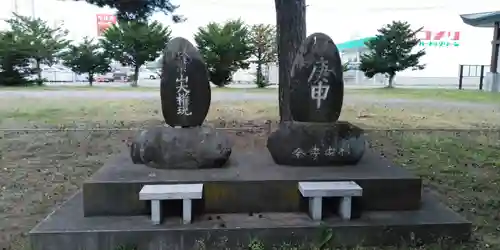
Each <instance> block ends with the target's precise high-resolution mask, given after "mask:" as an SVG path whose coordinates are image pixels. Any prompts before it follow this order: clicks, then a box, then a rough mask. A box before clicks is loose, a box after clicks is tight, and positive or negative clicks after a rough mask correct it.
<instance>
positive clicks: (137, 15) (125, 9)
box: [75, 0, 185, 23]
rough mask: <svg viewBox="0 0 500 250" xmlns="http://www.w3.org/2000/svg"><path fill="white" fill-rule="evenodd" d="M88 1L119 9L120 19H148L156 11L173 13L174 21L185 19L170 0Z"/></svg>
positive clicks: (167, 13) (118, 15)
mask: <svg viewBox="0 0 500 250" xmlns="http://www.w3.org/2000/svg"><path fill="white" fill-rule="evenodd" d="M75 1H81V0H75ZM84 1H86V2H87V3H90V4H93V5H97V6H99V7H104V6H108V7H110V8H113V9H117V10H118V13H117V17H118V20H120V21H124V22H126V21H147V20H148V19H149V18H150V17H151V16H152V15H153V14H154V13H156V12H163V13H164V14H165V15H171V16H172V20H173V21H174V22H176V23H177V22H182V21H184V20H185V18H183V17H182V16H180V15H174V14H173V12H174V11H175V10H176V9H177V8H178V7H179V6H176V5H173V4H172V3H171V1H170V0H84Z"/></svg>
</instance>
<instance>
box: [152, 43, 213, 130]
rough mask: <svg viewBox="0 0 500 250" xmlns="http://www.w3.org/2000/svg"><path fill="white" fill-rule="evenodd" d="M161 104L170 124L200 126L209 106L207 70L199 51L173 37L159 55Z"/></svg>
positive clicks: (209, 93)
mask: <svg viewBox="0 0 500 250" xmlns="http://www.w3.org/2000/svg"><path fill="white" fill-rule="evenodd" d="M160 94H161V106H162V112H163V117H164V118H165V122H166V123H167V124H168V125H170V126H182V127H192V126H200V125H201V124H202V123H203V120H205V117H206V116H207V113H208V109H209V107H210V100H211V91H210V84H209V81H208V71H207V67H206V65H205V63H204V62H203V58H202V57H201V54H200V53H199V52H198V51H197V50H196V48H195V47H194V46H193V45H192V44H191V43H190V42H189V41H188V40H186V39H184V38H181V37H177V38H174V39H173V40H172V41H170V43H169V44H168V46H167V49H166V51H165V53H164V57H163V73H162V76H161V87H160Z"/></svg>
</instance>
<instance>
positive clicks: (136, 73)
mask: <svg viewBox="0 0 500 250" xmlns="http://www.w3.org/2000/svg"><path fill="white" fill-rule="evenodd" d="M138 81H139V66H138V65H136V66H135V67H134V77H133V80H132V84H131V85H130V86H132V87H137V86H139V84H138Z"/></svg>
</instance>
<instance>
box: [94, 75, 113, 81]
mask: <svg viewBox="0 0 500 250" xmlns="http://www.w3.org/2000/svg"><path fill="white" fill-rule="evenodd" d="M94 79H95V81H96V82H114V81H115V79H114V78H113V73H106V74H104V75H97V76H94Z"/></svg>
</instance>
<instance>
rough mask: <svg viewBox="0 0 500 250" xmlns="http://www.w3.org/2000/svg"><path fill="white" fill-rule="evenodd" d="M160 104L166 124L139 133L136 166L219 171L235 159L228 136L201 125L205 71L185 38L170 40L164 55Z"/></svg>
mask: <svg viewBox="0 0 500 250" xmlns="http://www.w3.org/2000/svg"><path fill="white" fill-rule="evenodd" d="M162 67H163V69H162V70H163V72H162V76H161V87H160V96H161V106H162V113H163V118H164V119H165V122H166V124H165V125H161V126H154V127H150V128H147V129H144V130H142V131H140V132H139V133H138V134H137V136H136V137H135V139H134V140H133V142H132V145H131V150H130V154H131V157H132V161H133V162H134V163H136V164H146V165H148V166H150V167H155V168H162V169H199V168H218V167H222V166H224V165H225V163H226V162H227V160H228V159H229V156H230V155H231V143H230V141H229V139H228V138H227V136H226V135H225V134H224V133H223V132H221V131H217V130H215V128H211V127H208V126H203V121H204V120H205V118H206V116H207V113H208V110H209V108H210V101H211V90H210V84H209V80H208V71H207V67H206V65H205V63H204V61H203V58H202V56H201V54H200V53H199V52H198V50H197V49H196V48H195V47H194V46H193V45H192V44H191V43H190V42H189V41H188V40H186V39H184V38H181V37H177V38H174V39H173V40H171V41H170V42H169V44H168V45H167V49H166V51H165V52H164V54H163V66H162Z"/></svg>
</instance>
